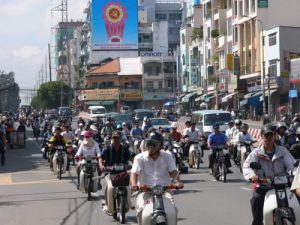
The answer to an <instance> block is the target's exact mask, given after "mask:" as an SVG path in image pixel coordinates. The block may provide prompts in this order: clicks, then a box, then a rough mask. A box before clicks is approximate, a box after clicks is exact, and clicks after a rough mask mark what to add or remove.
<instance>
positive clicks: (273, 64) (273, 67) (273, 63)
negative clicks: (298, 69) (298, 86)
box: [269, 59, 277, 77]
mask: <svg viewBox="0 0 300 225" xmlns="http://www.w3.org/2000/svg"><path fill="white" fill-rule="evenodd" d="M269 75H270V76H271V77H275V76H277V60H276V59H274V60H270V61H269Z"/></svg>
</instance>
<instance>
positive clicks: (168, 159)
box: [131, 150, 177, 186]
mask: <svg viewBox="0 0 300 225" xmlns="http://www.w3.org/2000/svg"><path fill="white" fill-rule="evenodd" d="M175 170H177V168H176V165H175V162H174V160H173V158H172V155H171V154H169V153H167V152H165V151H163V150H161V151H160V153H159V156H158V158H157V159H156V160H153V159H152V158H150V157H149V152H148V151H145V152H142V153H140V154H138V155H137V156H136V157H135V159H134V162H133V165H132V170H131V173H136V174H137V175H138V185H141V184H146V185H148V186H155V185H157V184H159V185H168V184H170V174H169V173H170V172H172V171H175Z"/></svg>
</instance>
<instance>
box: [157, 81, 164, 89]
mask: <svg viewBox="0 0 300 225" xmlns="http://www.w3.org/2000/svg"><path fill="white" fill-rule="evenodd" d="M162 88H163V83H162V81H158V89H162Z"/></svg>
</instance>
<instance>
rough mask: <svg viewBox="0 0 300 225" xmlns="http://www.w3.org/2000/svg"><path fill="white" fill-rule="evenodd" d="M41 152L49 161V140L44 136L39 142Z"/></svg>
mask: <svg viewBox="0 0 300 225" xmlns="http://www.w3.org/2000/svg"><path fill="white" fill-rule="evenodd" d="M41 152H42V153H43V158H44V159H46V160H48V162H50V151H49V140H48V139H46V138H44V140H43V143H42V144H41Z"/></svg>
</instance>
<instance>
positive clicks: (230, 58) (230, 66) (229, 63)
mask: <svg viewBox="0 0 300 225" xmlns="http://www.w3.org/2000/svg"><path fill="white" fill-rule="evenodd" d="M226 61H227V62H226V68H227V69H228V70H231V71H233V54H227V60H226Z"/></svg>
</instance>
